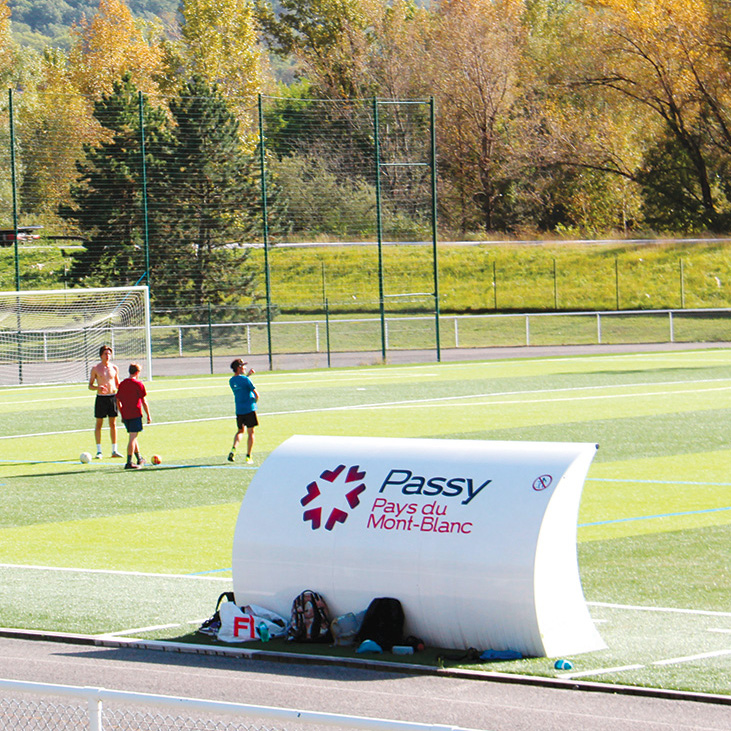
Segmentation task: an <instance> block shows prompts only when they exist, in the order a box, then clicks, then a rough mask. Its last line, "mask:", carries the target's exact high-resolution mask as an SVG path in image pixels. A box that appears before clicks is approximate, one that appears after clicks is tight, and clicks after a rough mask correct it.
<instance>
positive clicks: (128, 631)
mask: <svg viewBox="0 0 731 731" xmlns="http://www.w3.org/2000/svg"><path fill="white" fill-rule="evenodd" d="M174 627H180V624H178V623H176V624H157V625H153V626H151V627H135V629H125V630H120V631H119V632H104V633H103V634H100V635H97V637H99V638H100V639H101V638H105V637H109V638H114V637H122V636H123V635H133V634H135V633H136V632H154V631H156V630H158V629H173V628H174Z"/></svg>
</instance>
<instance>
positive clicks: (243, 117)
mask: <svg viewBox="0 0 731 731" xmlns="http://www.w3.org/2000/svg"><path fill="white" fill-rule="evenodd" d="M3 150H5V151H6V154H4V155H3V154H2V151H3ZM436 183H437V158H436V148H435V130H434V108H433V103H432V100H424V99H422V100H418V99H416V100H382V99H370V100H368V99H365V100H364V99H342V100H337V101H335V100H322V99H304V98H295V97H266V96H260V97H258V98H256V99H252V98H249V99H241V98H239V99H235V98H230V97H225V98H224V97H223V96H222V95H221V94H220V93H219V92H218V90H216V89H215V88H211V87H208V86H206V85H205V84H203V83H202V82H200V80H198V81H191V82H190V83H189V84H187V85H186V86H185V87H184V88H183V89H182V90H181V91H180V92H179V93H178V94H177V95H171V96H169V97H161V96H147V95H144V94H142V93H141V92H139V91H138V90H137V89H136V88H135V87H134V86H133V85H132V84H131V83H130V82H129V81H120V82H119V83H118V84H117V85H116V86H115V88H114V91H113V92H111V93H109V94H108V95H107V96H104V97H99V98H91V97H85V96H83V95H80V94H70V93H59V92H58V91H53V90H34V91H22V92H21V91H14V90H9V91H8V94H7V97H5V98H2V97H0V204H2V205H1V206H0V226H4V227H5V228H4V229H3V230H0V290H6V291H14V290H18V289H23V290H27V289H63V288H65V287H69V288H70V287H74V288H77V287H99V286H113V287H118V286H129V285H135V284H147V285H148V286H149V289H150V299H151V304H152V322H153V325H155V326H159V327H157V328H156V333H157V336H158V345H159V350H158V352H163V353H165V354H166V355H167V354H174V352H175V349H176V348H177V350H178V354H179V353H180V351H181V350H184V351H185V352H186V353H187V352H189V351H191V350H194V351H197V352H199V353H200V354H206V353H208V354H209V355H211V354H212V352H213V351H215V352H221V351H228V350H231V351H233V352H236V351H239V350H240V349H241V347H242V346H245V347H246V351H247V352H252V353H255V352H261V349H262V347H264V348H265V350H264V352H265V353H267V354H268V356H269V361H270V367H272V358H273V356H274V355H276V354H278V353H282V352H325V351H326V352H338V351H341V350H344V349H345V350H356V351H358V350H369V351H371V350H375V351H376V352H380V356H381V359H382V360H386V359H387V353H388V351H389V350H392V349H402V348H403V349H408V348H433V349H434V351H435V358H436V359H437V360H438V359H439V358H440V349H441V347H442V345H444V347H452V331H453V332H454V341H455V343H457V345H456V347H482V346H491V345H513V344H516V342H518V341H522V340H523V339H524V338H523V335H522V334H521V333H522V330H523V329H524V325H525V327H528V328H530V331H529V332H528V337H529V338H530V342H531V343H538V342H540V341H541V339H542V338H544V337H547V336H544V335H541V332H542V329H543V323H548V320H535V319H533V316H531V320H530V321H526V323H524V324H520V323H521V317H522V316H521V315H518V316H517V317H516V316H513V315H511V317H509V318H506V319H504V320H498V319H492V320H486V319H482V320H480V319H477V318H471V317H470V316H469V315H466V314H465V315H464V316H462V315H459V314H454V315H450V316H449V318H447V319H445V317H444V316H442V314H441V312H442V311H445V312H452V313H459V312H464V313H469V312H475V313H478V312H488V311H493V310H494V312H495V313H496V314H497V313H499V312H511V313H516V312H518V313H520V312H523V311H533V310H535V311H543V312H551V311H558V310H559V309H560V310H564V311H568V312H564V313H563V314H565V315H566V316H565V317H564V318H563V319H562V320H560V321H556V322H560V323H561V324H560V325H557V326H553V329H554V330H556V331H557V332H556V333H555V337H556V338H559V337H560V336H561V332H565V339H566V342H569V343H571V342H575V340H576V338H578V340H579V342H584V340H586V339H587V338H590V337H591V336H590V335H588V334H586V332H587V328H586V327H585V325H584V324H583V323H585V322H586V321H587V320H588V319H590V318H591V316H592V313H593V312H597V311H602V312H603V311H604V310H605V309H606V310H610V309H616V310H618V311H621V310H622V308H632V310H634V309H640V308H646V309H647V311H648V312H650V311H659V310H663V309H666V308H668V307H679V308H680V309H685V308H686V307H689V308H700V307H725V306H728V304H729V299H731V297H730V295H729V289H728V282H731V259H730V258H729V256H728V249H727V248H724V247H726V246H728V242H726V243H719V244H718V245H717V246H715V248H714V247H711V248H712V250H710V249H709V250H708V251H707V252H705V254H704V257H702V258H700V259H698V260H694V261H693V262H690V261H688V262H684V261H683V259H682V258H679V257H675V258H674V259H672V260H670V259H668V260H663V261H657V262H655V261H653V262H652V263H651V262H650V260H649V259H648V260H647V261H643V257H642V256H641V255H639V256H624V255H623V256H619V255H618V256H615V255H614V254H613V253H612V252H604V253H605V254H606V256H600V257H599V258H597V259H596V260H592V261H591V262H590V263H589V264H588V265H587V264H586V257H587V255H586V254H585V253H582V252H578V253H576V252H574V253H573V254H572V255H571V256H568V255H567V256H559V257H558V258H557V257H556V256H555V255H554V257H553V259H552V258H551V256H550V255H549V256H548V258H546V257H543V258H541V257H540V256H539V255H535V256H528V257H525V258H524V257H522V256H521V257H520V261H518V257H517V256H515V253H514V251H508V252H506V253H505V255H504V256H499V255H498V256H495V255H494V253H483V252H481V251H478V250H476V249H472V248H469V247H450V248H449V249H446V248H445V250H444V251H443V252H442V253H441V254H440V261H439V265H438V261H437V235H436V213H437V185H436ZM294 242H310V243H314V244H318V245H319V246H320V247H321V248H319V249H316V248H311V247H296V245H295V243H294ZM330 243H338V244H343V243H346V244H354V245H358V246H359V248H358V250H357V255H356V256H355V257H352V256H349V255H348V254H346V251H348V250H352V248H351V247H345V246H330V247H328V246H327V245H328V244H330ZM407 244H409V245H407ZM414 244H418V245H414ZM3 246H4V247H5V248H2V247H3ZM526 249H528V247H526ZM532 250H533V251H534V252H535V251H536V248H535V247H532ZM582 257H583V260H582ZM578 262H582V263H581V264H579V263H578ZM440 280H441V282H442V283H441V284H440ZM570 310H582V311H583V310H586V311H587V312H582V313H581V317H580V318H579V319H577V320H576V323H577V327H576V328H573V327H572V328H569V329H568V330H566V328H565V324H566V323H569V322H571V317H570V315H571V312H570ZM689 312H690V310H689ZM586 315H588V316H589V317H587V316H586ZM678 316H680V315H678ZM577 317H578V315H577ZM649 317H650V318H652V317H654V316H653V315H649ZM463 318H464V319H463ZM308 319H309V320H312V321H313V322H307V320H308ZM645 319H647V318H645ZM684 319H687V320H688V321H690V320H691V319H692V318H691V316H690V315H688V318H684ZM613 321H615V322H619V320H613ZM637 321H638V319H637V317H634V316H633V322H637ZM488 322H489V323H490V324H489V325H488V324H487V323H488ZM530 323H532V324H530ZM539 323H540V324H539ZM579 323H582V324H581V325H579ZM242 324H246V327H243V325H242ZM706 324H707V323H706ZM374 326H375V327H374ZM443 326H446V327H447V328H448V332H447V333H445V334H441V333H440V328H441V327H443ZM631 329H632V328H631V327H628V328H627V330H631ZM590 330H591V328H589V331H590ZM652 330H653V329H652V328H650V331H651V332H652ZM701 330H704V329H703V328H701ZM576 333H579V334H576ZM603 336H604V337H609V334H608V333H607V332H606V331H605V333H604V334H603ZM242 337H243V338H244V340H242ZM633 337H634V336H633ZM636 337H643V336H642V335H640V334H638V335H637V336H636ZM645 337H650V339H651V340H652V339H654V338H655V337H657V336H655V335H653V334H650V335H649V336H645ZM662 337H664V336H662ZM678 337H680V336H678ZM709 337H711V339H716V336H715V335H711V336H709ZM262 338H263V342H264V343H265V345H262ZM328 338H329V340H330V343H329V345H328V343H327V342H326V341H327V340H328ZM698 338H700V339H705V336H704V335H703V332H701V333H700V335H699V336H698ZM698 338H691V339H698ZM721 339H723V340H726V339H727V338H726V337H725V336H723V337H721ZM313 343H314V344H313Z"/></svg>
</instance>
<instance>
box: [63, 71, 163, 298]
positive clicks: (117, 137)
mask: <svg viewBox="0 0 731 731" xmlns="http://www.w3.org/2000/svg"><path fill="white" fill-rule="evenodd" d="M140 99H142V115H141V110H140ZM141 116H144V119H145V137H146V140H147V147H146V149H147V153H148V156H149V157H150V159H149V160H148V161H147V162H148V163H151V162H153V159H154V156H155V154H156V152H157V151H159V147H160V145H161V144H162V141H163V138H164V137H165V136H166V130H165V121H166V120H165V115H164V113H162V112H161V111H159V110H156V109H154V108H152V107H151V106H150V104H149V102H147V101H145V100H144V97H140V95H139V91H138V89H137V87H136V86H135V85H134V84H133V83H132V81H131V79H130V78H129V76H127V77H125V78H124V79H123V80H122V81H120V82H116V83H115V84H114V86H113V89H112V93H111V94H109V95H103V96H102V98H101V100H100V101H98V102H96V103H95V105H94V118H95V119H96V121H97V122H98V124H99V125H100V126H101V127H102V128H103V131H104V135H103V139H102V141H101V142H99V143H98V144H96V145H92V144H86V145H85V146H84V151H85V154H86V157H85V160H84V161H83V162H80V163H79V173H80V175H81V177H80V180H79V182H78V183H77V184H75V185H74V186H72V188H71V197H72V200H73V204H72V205H70V206H66V205H62V206H61V209H60V214H61V216H62V217H63V218H64V219H66V220H67V221H69V222H71V223H73V224H74V225H75V227H76V230H77V231H79V233H81V234H82V235H83V237H84V238H85V239H86V248H85V249H84V250H83V251H81V252H78V253H76V254H74V257H73V264H72V267H71V271H70V277H71V279H72V280H76V281H77V282H79V283H84V285H85V286H89V285H90V284H92V283H93V284H103V285H114V286H123V285H129V284H137V283H138V280H139V279H140V278H141V277H142V276H143V275H144V273H145V259H144V246H145V241H144V234H145V225H144V210H143V199H142V193H143V189H142V150H141V138H140V117H141Z"/></svg>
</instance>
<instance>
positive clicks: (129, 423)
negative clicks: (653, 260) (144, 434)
mask: <svg viewBox="0 0 731 731" xmlns="http://www.w3.org/2000/svg"><path fill="white" fill-rule="evenodd" d="M124 425H125V427H127V432H128V433H130V434H139V433H140V432H141V431H142V417H141V416H137V417H135V418H134V419H125V420H124Z"/></svg>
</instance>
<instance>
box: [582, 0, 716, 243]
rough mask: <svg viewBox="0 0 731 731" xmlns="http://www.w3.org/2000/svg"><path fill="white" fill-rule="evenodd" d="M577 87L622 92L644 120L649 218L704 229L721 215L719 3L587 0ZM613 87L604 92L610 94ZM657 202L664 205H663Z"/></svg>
mask: <svg viewBox="0 0 731 731" xmlns="http://www.w3.org/2000/svg"><path fill="white" fill-rule="evenodd" d="M585 4H586V5H587V7H588V9H589V11H590V16H589V17H590V22H591V29H592V32H593V37H594V42H595V46H596V48H597V53H598V55H597V57H598V58H601V59H602V63H601V65H600V66H598V67H597V68H595V69H592V70H590V71H589V72H588V73H586V74H585V75H584V76H583V78H582V82H583V83H584V84H585V85H586V86H587V87H590V86H592V87H595V88H600V89H602V90H603V91H605V92H607V97H606V98H607V100H608V103H610V104H611V103H613V99H617V98H620V99H624V100H629V102H631V104H632V106H633V107H634V108H635V109H636V110H637V112H638V118H640V119H649V120H650V124H648V125H645V127H644V131H645V150H646V151H647V152H646V155H645V157H644V161H643V163H642V165H641V166H640V167H639V169H638V170H637V175H636V177H637V179H638V180H639V181H640V182H641V183H642V184H643V186H644V188H645V190H646V194H645V197H646V198H647V200H648V201H652V203H651V204H650V205H649V207H648V208H647V213H648V216H649V218H650V220H651V221H652V222H654V223H655V224H657V225H670V226H680V227H682V228H686V229H688V228H690V229H703V228H709V229H712V230H722V229H724V228H725V227H726V226H727V225H728V223H729V221H730V220H731V198H730V197H729V193H730V192H731V191H729V190H727V186H726V184H725V180H726V179H727V177H728V175H727V173H728V168H729V152H730V151H731V145H729V142H731V136H730V135H729V128H730V127H729V123H730V122H731V118H730V117H729V111H730V109H731V103H730V102H731V98H730V97H729V91H728V89H729V81H731V65H730V64H729V60H730V57H729V54H728V48H727V47H726V48H724V42H723V39H724V37H725V38H728V29H729V24H728V10H727V9H726V8H723V7H721V6H720V5H719V4H717V3H714V2H711V1H710V0H644V1H643V2H639V3H638V2H634V1H633V2H630V1H629V0H597V1H593V0H592V1H591V2H586V3H585ZM612 95H613V96H612ZM663 210H665V211H666V214H663Z"/></svg>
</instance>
